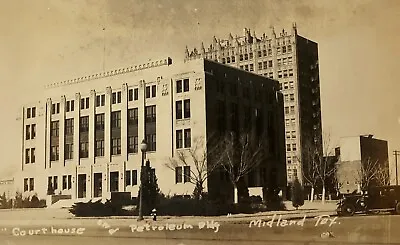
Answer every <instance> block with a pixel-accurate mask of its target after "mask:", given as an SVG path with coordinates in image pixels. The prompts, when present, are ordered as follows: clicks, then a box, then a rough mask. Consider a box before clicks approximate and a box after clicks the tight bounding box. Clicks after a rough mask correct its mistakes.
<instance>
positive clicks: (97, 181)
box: [93, 173, 103, 197]
mask: <svg viewBox="0 0 400 245" xmlns="http://www.w3.org/2000/svg"><path fill="white" fill-rule="evenodd" d="M93 179H94V181H93V183H94V197H101V196H102V189H103V179H102V174H101V173H94V176H93Z"/></svg>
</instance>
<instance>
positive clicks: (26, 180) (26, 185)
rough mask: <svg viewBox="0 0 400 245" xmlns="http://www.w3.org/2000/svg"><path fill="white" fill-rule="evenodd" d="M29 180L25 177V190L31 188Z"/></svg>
mask: <svg viewBox="0 0 400 245" xmlns="http://www.w3.org/2000/svg"><path fill="white" fill-rule="evenodd" d="M28 181H29V179H27V178H25V179H24V191H28V190H29V186H28Z"/></svg>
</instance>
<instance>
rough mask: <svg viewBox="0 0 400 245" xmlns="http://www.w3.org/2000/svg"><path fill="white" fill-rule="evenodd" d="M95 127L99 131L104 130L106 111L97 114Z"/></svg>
mask: <svg viewBox="0 0 400 245" xmlns="http://www.w3.org/2000/svg"><path fill="white" fill-rule="evenodd" d="M95 128H96V130H99V131H102V130H104V113H101V114H96V118H95Z"/></svg>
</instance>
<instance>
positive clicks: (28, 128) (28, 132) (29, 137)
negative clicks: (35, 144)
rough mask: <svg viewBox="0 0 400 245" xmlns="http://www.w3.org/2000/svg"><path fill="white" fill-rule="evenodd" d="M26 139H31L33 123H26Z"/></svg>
mask: <svg viewBox="0 0 400 245" xmlns="http://www.w3.org/2000/svg"><path fill="white" fill-rule="evenodd" d="M25 139H26V140H30V139H31V125H26V127H25Z"/></svg>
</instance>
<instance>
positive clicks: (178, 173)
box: [175, 167, 182, 183]
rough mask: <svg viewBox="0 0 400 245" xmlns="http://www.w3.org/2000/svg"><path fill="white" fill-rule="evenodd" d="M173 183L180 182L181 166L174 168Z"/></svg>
mask: <svg viewBox="0 0 400 245" xmlns="http://www.w3.org/2000/svg"><path fill="white" fill-rule="evenodd" d="M175 183H182V167H176V168H175Z"/></svg>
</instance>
